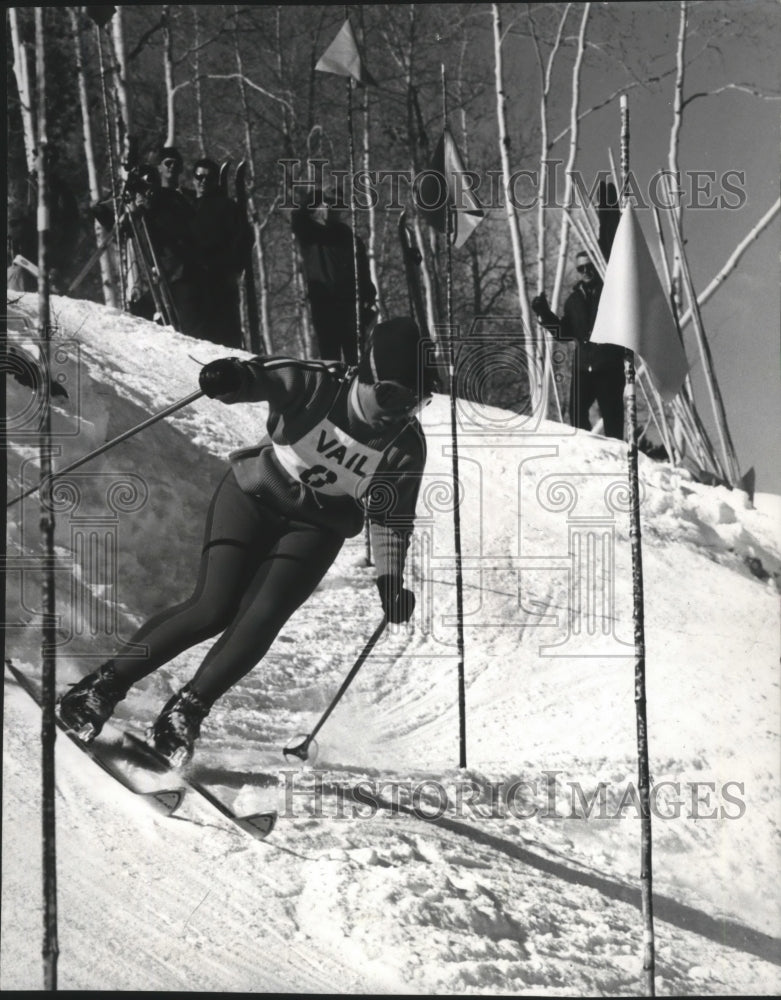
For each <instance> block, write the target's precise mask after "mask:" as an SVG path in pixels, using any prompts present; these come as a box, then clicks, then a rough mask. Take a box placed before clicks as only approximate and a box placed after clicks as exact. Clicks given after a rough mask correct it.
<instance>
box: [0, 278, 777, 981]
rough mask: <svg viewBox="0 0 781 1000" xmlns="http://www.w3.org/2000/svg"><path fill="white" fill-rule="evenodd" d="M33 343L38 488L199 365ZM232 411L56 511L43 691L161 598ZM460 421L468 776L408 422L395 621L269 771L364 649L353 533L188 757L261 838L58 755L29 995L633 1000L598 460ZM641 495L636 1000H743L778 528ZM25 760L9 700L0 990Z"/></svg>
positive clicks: (239, 430) (98, 321)
mask: <svg viewBox="0 0 781 1000" xmlns="http://www.w3.org/2000/svg"><path fill="white" fill-rule="evenodd" d="M35 312H36V299H35V298H34V297H33V296H22V297H21V298H20V300H19V301H18V302H17V303H16V304H15V306H14V307H13V312H12V317H13V316H15V317H16V318H15V319H14V320H13V321H12V323H11V326H12V332H11V336H12V337H13V338H14V339H16V340H17V341H19V342H24V341H25V340H31V339H34V338H33V336H32V334H34V329H35V322H36V320H35ZM53 313H54V319H55V322H56V324H57V330H56V334H55V341H56V348H57V350H56V351H55V352H54V364H53V372H52V374H53V376H54V377H61V378H62V380H63V384H64V385H65V386H66V388H67V390H68V393H69V399H67V400H64V401H62V400H57V401H56V409H55V413H54V431H55V438H56V443H57V445H58V446H59V448H60V453H59V454H58V456H57V457H56V459H55V465H56V467H58V468H62V467H63V466H65V465H66V464H68V463H70V462H72V461H74V460H75V459H77V458H79V457H81V456H82V455H84V454H86V453H87V452H89V451H91V450H92V449H94V448H97V447H99V446H100V445H101V444H102V443H103V442H104V441H106V440H108V439H110V438H113V437H114V436H116V435H118V434H120V433H122V432H123V431H124V430H126V429H128V428H129V427H132V426H134V425H135V424H137V423H139V422H141V421H142V420H145V419H146V418H147V417H148V416H149V415H150V414H152V413H155V412H157V411H159V410H161V409H163V408H164V407H167V406H169V405H170V404H171V403H173V402H175V401H176V400H178V399H180V398H182V397H185V396H187V395H188V394H190V393H192V392H193V391H194V390H195V389H197V377H198V371H199V366H200V365H201V364H203V363H205V362H207V361H209V360H212V359H214V358H216V357H221V356H223V355H224V354H225V353H226V352H225V351H224V350H223V349H221V348H219V347H215V346H214V345H210V344H206V343H203V342H198V341H192V340H189V339H188V338H186V337H183V336H181V335H178V334H175V333H172V332H171V331H168V330H163V329H161V328H159V327H156V326H154V325H152V324H148V323H145V322H143V321H140V320H136V319H133V318H132V317H129V316H126V315H123V314H118V313H116V312H113V311H111V310H107V309H105V308H102V307H99V306H97V305H95V304H92V303H87V302H78V301H73V300H68V299H64V298H54V299H53ZM30 324H31V325H30ZM8 410H9V422H10V425H11V444H12V449H11V452H10V455H9V495H10V497H14V496H15V495H16V494H17V493H18V492H19V491H20V490H21V489H22V488H23V486H24V485H29V484H34V483H35V482H36V476H37V450H36V449H37V445H36V438H35V434H34V430H35V420H36V418H37V413H36V412H35V407H34V405H33V404H32V403H31V397H30V393H29V390H25V389H24V388H23V387H21V386H19V385H17V384H16V383H15V382H14V381H12V380H9V406H8ZM263 412H264V408H263V406H260V405H241V406H234V407H226V406H224V405H222V404H220V403H218V402H215V401H211V400H208V399H205V398H203V399H199V400H198V401H197V402H195V403H193V404H191V405H189V406H188V407H186V408H184V409H181V410H179V411H178V412H177V413H175V414H174V415H173V416H171V417H169V418H167V419H166V420H164V421H162V422H159V423H156V424H155V425H154V426H152V427H150V428H149V429H147V430H146V431H144V432H143V433H141V434H140V435H138V436H137V437H134V438H132V439H130V440H129V441H127V442H124V443H122V444H120V445H118V446H117V447H116V448H114V449H112V450H110V451H109V452H107V453H106V454H104V455H102V456H100V457H98V458H96V459H95V460H94V461H92V462H90V463H88V464H87V465H85V466H83V467H82V468H80V469H79V470H77V471H76V472H74V473H73V474H71V475H69V476H68V477H66V478H65V479H64V480H63V483H62V489H61V490H58V491H57V494H56V497H55V499H56V502H57V505H58V514H57V547H58V557H59V571H58V574H57V588H58V590H57V603H58V611H59V613H60V616H61V617H60V620H59V623H58V634H59V636H60V639H61V643H62V645H61V648H60V651H59V653H58V667H57V669H58V686H60V687H61V686H63V685H65V684H66V683H67V682H68V681H72V680H75V679H76V678H77V677H79V676H81V675H82V674H83V673H85V672H87V671H88V670H91V669H94V668H95V667H96V666H97V665H98V664H99V663H100V662H102V661H103V660H104V659H106V658H108V655H109V654H110V652H111V649H112V643H113V641H114V640H113V637H115V636H117V635H119V636H121V637H127V636H129V635H130V633H131V631H132V630H133V628H134V627H135V626H136V625H137V624H139V623H140V622H141V621H143V620H144V619H145V618H146V617H147V616H148V615H150V614H151V613H154V612H156V611H158V610H161V609H162V608H164V607H166V606H168V605H169V604H170V603H173V602H174V601H177V600H179V599H181V598H183V597H185V596H186V595H187V594H188V593H189V591H190V589H191V586H192V583H193V579H194V572H195V568H196V566H197V562H198V556H199V546H200V538H201V531H202V527H203V520H204V515H205V510H206V506H207V504H208V501H209V499H210V497H211V493H212V490H213V488H214V486H215V485H216V482H217V480H218V478H219V477H220V475H221V474H222V471H223V470H224V468H225V459H226V456H227V454H228V452H229V451H231V450H232V449H233V448H236V447H239V446H241V445H243V444H246V443H251V442H253V441H254V440H256V439H257V437H258V436H259V434H260V432H261V429H262V426H263V419H262V418H263ZM458 415H459V458H460V479H461V489H460V499H461V520H462V529H463V559H464V610H465V630H464V631H465V657H464V662H465V672H466V706H467V722H466V741H467V764H468V767H467V769H466V770H465V771H464V770H461V769H460V768H459V767H458V759H459V758H458V750H459V748H458V710H457V664H458V656H457V646H456V634H455V626H454V620H455V610H456V591H455V577H454V558H453V530H452V524H453V515H452V507H453V496H454V491H453V489H452V485H453V484H452V475H451V438H450V413H449V403H448V400H447V399H446V398H444V397H435V400H434V402H433V403H432V404H431V405H430V406H429V407H428V408H427V409H426V410H425V411H424V414H423V424H424V428H425V430H426V434H427V439H428V445H429V463H428V466H427V473H426V480H425V483H424V487H423V489H422V492H421V499H420V504H419V509H418V523H419V527H418V532H417V537H416V540H415V543H414V547H413V550H412V552H411V558H410V562H409V564H408V580H409V585H410V586H412V587H413V588H414V590H415V591H416V594H417V611H416V616H415V618H414V620H413V622H412V623H410V624H409V625H408V626H399V627H394V628H393V629H392V631H391V633H390V634H386V636H385V637H384V638H383V639H382V640H381V642H380V643H379V645H378V646H377V648H376V650H375V651H374V652H373V653H372V655H371V656H370V658H369V659H368V661H367V662H366V664H365V665H364V667H363V669H362V671H361V672H360V674H359V675H358V677H357V679H356V681H355V683H354V684H353V686H352V687H351V688H350V690H349V691H348V693H347V694H346V695H345V697H344V699H343V701H342V702H341V703H340V705H339V706H338V708H337V709H336V711H335V712H334V714H333V715H332V717H331V718H330V719H329V721H328V722H327V724H326V726H325V727H324V729H323V730H322V733H321V734H320V737H319V745H320V750H319V755H318V757H317V759H316V760H315V761H314V762H312V761H310V762H309V764H307V765H306V766H303V767H297V766H294V765H292V764H291V763H289V762H288V761H286V760H285V759H284V758H283V756H282V754H281V752H280V750H281V748H282V747H283V746H285V745H286V744H287V743H289V742H290V741H291V739H292V738H293V737H295V736H296V735H298V734H301V735H303V734H306V733H308V732H309V731H310V730H311V727H312V726H313V725H314V724H315V723H316V721H317V720H318V718H319V717H320V715H321V713H322V711H323V710H324V709H325V707H326V706H327V705H328V703H329V701H330V699H331V698H332V696H333V694H334V693H335V692H336V689H337V688H338V686H339V684H340V682H341V680H342V679H343V677H344V676H345V674H346V673H347V671H348V670H349V668H350V667H351V666H352V664H353V662H354V661H355V659H356V657H357V656H358V654H359V653H360V651H361V649H362V647H363V645H364V643H365V642H366V640H367V639H368V637H369V636H370V635H371V633H372V632H373V630H374V628H375V626H376V625H377V623H378V622H379V620H380V617H381V610H380V606H379V601H378V599H377V594H376V589H375V586H374V580H373V572H372V570H371V568H370V567H367V566H366V560H365V548H364V540H363V538H362V537H359V538H356V539H353V540H351V541H350V542H348V544H347V545H345V547H344V549H343V550H342V552H341V554H340V556H339V558H338V560H337V562H336V564H335V565H334V567H333V568H332V569H331V571H330V573H329V574H328V575H327V577H326V578H325V580H324V582H323V583H322V585H321V586H320V588H319V589H318V591H317V592H316V593H315V595H314V596H313V597H312V598H311V600H310V601H309V602H308V604H306V605H305V606H304V607H303V608H302V609H301V610H300V611H299V612H298V613H297V614H296V615H295V616H294V617H293V618H292V619H291V621H290V622H289V623H288V625H287V627H286V628H285V629H284V631H283V633H282V634H281V635H280V637H279V638H278V640H277V642H276V643H275V645H274V646H273V647H272V649H271V651H270V653H269V655H268V656H267V658H266V660H265V661H264V662H263V663H262V664H260V665H259V666H258V667H257V668H256V669H255V670H254V671H253V672H252V673H251V674H250V675H249V676H248V677H246V678H245V680H244V681H243V682H241V683H240V684H239V685H237V686H236V687H235V688H233V689H232V690H231V691H230V692H229V693H228V694H227V695H226V696H225V697H224V698H223V699H222V700H221V701H220V702H218V704H217V705H216V706H215V708H214V710H213V711H212V713H211V715H210V716H209V718H208V719H207V720H206V723H205V725H204V729H203V736H202V739H201V741H200V744H199V748H198V751H197V753H196V757H195V760H194V762H193V764H192V773H193V775H194V776H197V777H199V778H200V779H201V780H203V781H204V782H207V783H208V784H209V786H210V787H212V788H213V790H214V791H215V792H216V793H217V794H219V795H220V797H221V798H222V799H223V800H224V801H225V802H226V803H228V804H229V805H231V806H232V807H233V808H234V809H235V810H236V811H238V812H242V813H244V812H251V811H254V810H258V809H269V808H276V809H278V810H279V813H280V817H279V820H278V823H277V827H276V829H275V831H274V832H273V833H272V834H271V836H270V837H269V838H268V839H267V840H266V841H265V842H263V843H259V842H255V841H253V840H251V839H250V838H249V837H247V836H246V835H245V834H243V833H242V832H241V831H240V830H238V829H237V828H236V827H235V826H233V825H232V824H231V823H230V822H229V821H226V820H224V819H223V818H222V817H220V816H219V814H218V813H217V812H216V811H215V810H213V809H212V808H211V807H209V806H208V805H206V804H205V803H204V802H202V801H200V800H198V799H197V797H188V798H187V799H186V800H185V803H184V804H183V806H182V808H181V810H180V811H179V813H178V814H177V816H176V817H174V818H165V817H162V816H160V815H158V814H157V813H155V812H153V811H152V810H151V809H150V808H149V807H148V806H146V805H145V804H144V803H143V802H140V801H139V800H138V799H136V798H135V797H133V796H132V795H130V794H129V793H127V792H125V791H124V790H123V789H122V788H120V787H119V786H118V785H117V784H116V783H115V782H113V781H112V780H111V779H110V778H108V777H107V776H105V775H104V774H102V773H101V772H100V771H99V769H98V768H96V767H95V766H94V765H92V764H91V763H90V762H89V761H88V760H87V759H86V758H85V757H84V756H83V755H82V754H80V753H79V751H78V750H77V749H76V748H75V747H73V746H72V745H70V744H69V743H68V741H67V740H64V739H62V738H60V739H58V741H57V798H56V809H57V838H58V839H57V850H58V865H59V867H58V902H59V928H60V934H59V943H60V959H59V974H60V983H59V985H60V988H61V989H72V990H97V989H106V990H153V991H170V990H187V991H198V992H229V991H233V992H242V993H247V992H281V993H347V994H366V993H419V994H445V995H447V994H451V995H455V994H515V995H543V996H561V995H571V996H593V995H600V996H626V995H639V994H641V993H642V979H641V961H642V959H641V954H642V922H641V916H640V910H639V889H638V885H639V879H638V874H639V856H640V846H639V838H640V823H639V820H638V818H637V811H636V809H635V808H634V802H635V799H634V798H633V793H634V783H635V781H636V748H635V717H634V700H633V695H634V691H633V672H634V664H633V655H632V654H633V647H632V634H633V633H632V597H631V593H632V587H631V564H630V553H629V543H628V518H627V514H626V501H627V490H626V453H625V447H624V446H623V445H622V444H621V443H619V442H616V441H611V440H608V439H605V438H601V437H599V436H596V435H586V434H583V433H581V432H577V433H576V432H573V431H572V429H571V428H568V427H564V426H561V425H559V424H554V423H549V422H546V421H543V422H541V423H537V422H536V421H535V420H533V419H532V418H530V417H524V416H520V415H518V414H513V413H509V412H507V411H501V410H497V409H493V408H491V407H486V406H482V405H478V404H471V403H470V404H461V405H460V406H459V411H458ZM640 463H641V478H642V489H643V505H642V515H643V560H644V570H645V602H646V643H647V675H648V682H647V683H648V719H649V733H650V737H649V739H650V751H651V771H652V775H653V780H654V785H655V800H654V802H655V810H654V819H653V838H654V890H655V917H656V920H655V926H656V938H657V992H658V994H659V995H700V996H702V995H722V994H727V995H751V994H760V995H763V994H764V995H772V994H776V993H778V992H779V990H781V968H780V967H781V948H780V947H779V945H780V943H781V907H779V902H778V892H777V888H776V889H775V890H774V889H773V886H774V885H776V886H777V884H778V872H779V860H780V854H781V845H779V825H780V823H779V821H780V820H781V817H780V816H779V807H778V784H779V672H778V654H779V629H778V624H779V604H778V596H779V586H780V585H781V531H780V530H779V516H780V514H781V504H779V498H777V497H771V496H766V495H761V494H760V495H758V496H757V497H756V498H755V506H753V507H752V506H751V504H750V503H749V501H748V498H747V497H746V496H745V495H744V494H741V493H738V492H730V491H729V490H726V489H723V488H713V487H706V486H703V485H701V484H697V483H695V482H693V481H691V480H690V478H688V477H687V476H686V475H685V474H683V473H681V472H680V471H677V470H674V469H672V468H671V467H669V466H668V465H665V464H661V463H655V462H652V461H650V460H648V459H646V458H645V457H644V456H641V458H640ZM8 513H9V526H8V556H9V564H8V566H9V569H8V576H7V586H8V611H7V616H6V617H7V619H8V621H9V622H10V625H11V627H10V629H9V633H8V640H7V643H8V645H7V655H8V656H10V657H11V658H12V659H13V660H14V662H15V663H16V664H17V665H19V666H20V667H23V668H25V669H28V670H29V672H30V673H31V674H33V675H34V676H38V675H39V673H40V655H39V644H40V630H39V617H38V608H39V606H40V582H39V575H38V569H37V564H36V558H35V557H36V551H37V546H38V501H37V498H36V497H32V498H30V499H28V500H26V501H24V502H23V503H20V504H16V505H14V506H12V507H11V508H10V509H9V512H8ZM205 648H207V647H201V648H198V649H194V650H191V651H190V652H189V653H186V654H184V655H182V656H181V657H179V658H178V659H177V660H175V661H174V662H172V663H171V664H168V665H167V666H165V667H163V668H162V669H161V670H160V671H158V672H157V673H156V674H153V675H152V676H150V677H149V678H147V679H146V680H145V681H144V682H143V683H142V684H140V685H138V686H137V687H136V688H134V689H133V690H132V691H131V693H130V695H129V696H128V698H127V699H126V700H125V701H124V702H122V703H121V704H120V706H119V707H118V711H117V716H116V718H117V720H118V721H119V722H120V723H122V724H123V725H126V726H129V727H130V728H135V729H136V731H139V732H140V731H141V730H142V729H143V727H144V725H145V724H146V723H147V722H149V721H150V720H151V719H153V718H154V717H155V715H156V713H157V712H158V710H159V708H160V707H161V705H162V703H163V702H164V701H165V700H166V699H167V697H168V696H169V694H170V693H171V692H172V691H174V690H176V689H178V688H179V687H180V686H181V685H182V684H183V683H184V681H186V680H187V679H189V677H190V676H191V675H192V674H193V673H194V671H195V669H196V668H197V665H198V663H199V662H200V658H201V656H202V655H203V653H204V650H205ZM39 758H40V749H39V722H38V716H37V709H36V707H35V705H34V704H33V702H32V701H31V700H30V699H29V698H28V697H27V696H26V695H25V694H24V692H22V691H21V690H20V689H19V688H18V687H17V686H16V684H15V683H14V682H13V681H12V680H10V678H9V676H8V675H7V674H6V677H5V708H4V750H3V844H2V848H3V852H2V864H3V870H2V876H3V879H2V904H3V905H2V925H1V927H0V932H1V935H2V937H1V939H0V944H1V945H2V951H1V953H0V988H2V989H3V990H14V989H27V990H29V989H39V988H40V987H41V985H42V970H41V959H40V942H41V936H42V921H41V869H40V864H41V862H40V854H41V851H40V818H39V799H40V773H39V772H40V763H39ZM592 799H593V800H594V803H593V808H590V805H591V800H592Z"/></svg>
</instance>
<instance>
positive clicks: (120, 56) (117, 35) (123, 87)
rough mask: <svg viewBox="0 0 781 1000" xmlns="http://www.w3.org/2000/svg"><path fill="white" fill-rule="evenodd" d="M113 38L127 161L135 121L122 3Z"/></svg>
mask: <svg viewBox="0 0 781 1000" xmlns="http://www.w3.org/2000/svg"><path fill="white" fill-rule="evenodd" d="M111 39H112V42H113V45H114V59H115V61H116V68H115V73H114V89H115V92H116V100H117V106H118V108H119V115H120V138H121V147H120V150H121V155H122V161H123V162H124V163H127V162H128V160H129V156H130V137H131V135H132V133H133V123H132V121H131V118H130V98H129V96H128V86H127V54H126V50H125V27H124V20H123V13H122V5H121V4H120V6H119V7H117V9H116V12H115V13H114V16H113V17H112V18H111Z"/></svg>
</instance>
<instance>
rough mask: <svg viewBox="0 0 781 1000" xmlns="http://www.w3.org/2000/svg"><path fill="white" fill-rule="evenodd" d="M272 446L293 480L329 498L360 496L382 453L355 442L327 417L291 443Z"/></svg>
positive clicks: (380, 459)
mask: <svg viewBox="0 0 781 1000" xmlns="http://www.w3.org/2000/svg"><path fill="white" fill-rule="evenodd" d="M271 444H272V447H273V449H274V454H275V456H276V458H277V461H278V462H279V464H280V465H281V466H282V468H283V469H284V470H285V472H286V473H287V474H288V475H289V476H290V477H291V478H292V479H295V480H297V481H298V482H300V483H303V484H304V485H305V486H309V487H310V488H311V489H313V490H316V491H317V492H318V493H325V494H326V495H327V496H332V497H336V496H350V497H354V498H356V499H359V498H360V497H362V496H363V495H364V493H365V492H366V490H367V489H368V487H369V483H370V482H371V478H372V476H373V475H374V473H375V472H376V471H377V467H378V466H379V464H380V462H381V461H382V457H383V454H384V452H381V451H375V450H374V449H373V448H369V447H367V446H366V445H365V444H361V443H360V442H359V441H356V440H355V438H353V437H351V436H350V435H349V434H348V433H347V431H344V430H342V429H341V427H336V426H335V425H334V424H332V423H331V421H330V420H328V419H327V418H325V419H324V420H321V421H320V423H319V424H316V425H315V426H314V427H313V428H312V429H311V430H310V431H307V432H306V434H304V435H303V437H301V438H299V440H298V441H296V442H294V443H293V444H277V442H276V441H272V442H271Z"/></svg>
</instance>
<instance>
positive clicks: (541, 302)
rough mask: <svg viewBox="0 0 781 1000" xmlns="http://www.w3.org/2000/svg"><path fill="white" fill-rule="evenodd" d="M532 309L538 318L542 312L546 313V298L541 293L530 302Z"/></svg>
mask: <svg viewBox="0 0 781 1000" xmlns="http://www.w3.org/2000/svg"><path fill="white" fill-rule="evenodd" d="M531 306H532V309H533V310H534V312H535V313H537V315H538V316H539V314H540V313H542V312H547V311H548V309H549V308H550V306H549V305H548V298H547V296H546V295H545V292H543V293H542V294H541V295H535V296H534V298H533V299H532V301H531Z"/></svg>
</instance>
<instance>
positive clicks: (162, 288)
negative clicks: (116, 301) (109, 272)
mask: <svg viewBox="0 0 781 1000" xmlns="http://www.w3.org/2000/svg"><path fill="white" fill-rule="evenodd" d="M183 173H184V163H183V160H182V157H181V155H180V153H179V152H178V150H177V149H176V148H174V147H172V146H166V147H164V148H163V149H162V150H161V151H160V155H159V157H158V163H157V164H156V165H152V164H147V165H144V166H141V167H136V168H135V169H134V170H132V171H131V173H130V175H129V177H128V179H127V182H126V185H125V191H124V198H123V209H124V213H123V220H122V233H123V235H124V236H125V237H128V239H127V240H126V247H127V255H128V261H129V263H128V271H127V284H126V298H127V306H128V309H129V310H130V312H132V313H133V314H134V315H137V316H143V317H145V318H147V319H153V318H157V317H158V315H159V314H160V312H161V306H162V307H163V310H162V311H163V312H164V313H167V315H164V318H165V319H166V320H167V321H168V322H169V323H170V324H171V325H172V326H174V327H175V328H176V329H178V330H179V331H181V332H182V333H185V334H187V335H188V336H191V337H198V338H199V339H201V340H210V341H212V342H213V343H217V344H222V345H224V346H225V347H233V348H241V347H244V346H245V345H244V341H243V334H242V324H241V305H240V290H239V280H240V278H241V274H242V272H243V270H244V268H245V266H246V265H247V262H248V254H249V251H250V249H251V247H252V242H253V238H254V237H253V231H252V227H251V226H250V224H249V222H248V219H247V218H246V216H245V215H244V213H243V212H242V211H241V209H240V208H239V206H238V205H237V203H236V202H235V201H234V200H233V199H232V198H230V197H228V195H227V194H226V193H225V192H223V191H222V190H221V189H220V183H219V178H220V168H219V166H218V164H217V163H216V162H215V161H214V160H210V159H207V158H203V159H199V160H197V161H196V162H195V164H194V165H193V168H192V184H193V187H192V188H190V189H188V188H186V187H184V186H183V183H182V181H183ZM92 211H93V213H94V214H95V216H96V218H97V219H98V220H99V221H100V222H101V224H102V225H104V226H106V227H107V228H110V227H111V226H112V225H113V223H114V211H113V205H112V204H111V203H110V202H101V203H99V204H98V205H95V206H93V209H92ZM158 275H159V278H158Z"/></svg>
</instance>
